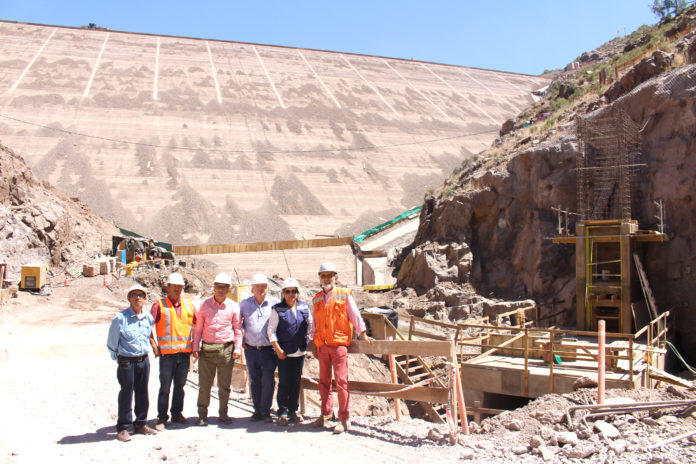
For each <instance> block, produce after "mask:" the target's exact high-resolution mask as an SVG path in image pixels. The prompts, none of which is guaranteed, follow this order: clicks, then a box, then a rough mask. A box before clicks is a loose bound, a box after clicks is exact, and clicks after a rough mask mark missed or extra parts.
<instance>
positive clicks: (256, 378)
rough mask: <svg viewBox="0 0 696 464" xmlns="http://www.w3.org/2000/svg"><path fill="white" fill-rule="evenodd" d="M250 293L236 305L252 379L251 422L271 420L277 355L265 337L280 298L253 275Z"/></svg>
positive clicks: (261, 279)
mask: <svg viewBox="0 0 696 464" xmlns="http://www.w3.org/2000/svg"><path fill="white" fill-rule="evenodd" d="M251 293H252V295H253V296H251V297H249V298H247V299H245V300H242V302H241V303H240V304H239V308H240V312H241V315H242V328H243V330H244V356H245V358H246V364H247V371H248V372H249V380H250V381H251V399H252V402H253V404H254V414H253V415H252V416H251V420H252V421H259V420H263V421H264V422H273V419H272V418H271V404H272V403H273V390H274V388H275V375H274V374H275V369H276V364H277V360H276V355H275V351H273V347H272V346H271V342H270V341H269V340H268V333H267V332H268V318H269V317H270V316H271V308H273V305H275V304H278V303H279V302H280V300H278V298H274V297H272V296H268V278H267V277H266V276H265V275H263V274H256V275H254V277H252V279H251Z"/></svg>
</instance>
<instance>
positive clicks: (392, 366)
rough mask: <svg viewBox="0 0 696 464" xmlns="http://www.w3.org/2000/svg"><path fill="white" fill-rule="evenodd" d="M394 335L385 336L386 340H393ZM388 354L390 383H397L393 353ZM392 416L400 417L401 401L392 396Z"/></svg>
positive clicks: (397, 418)
mask: <svg viewBox="0 0 696 464" xmlns="http://www.w3.org/2000/svg"><path fill="white" fill-rule="evenodd" d="M393 339H394V337H391V336H390V337H387V340H393ZM388 356H389V371H390V372H391V381H392V383H394V384H396V383H399V382H397V380H396V363H395V362H394V355H393V354H390V355H388ZM394 418H395V419H396V420H399V419H401V401H399V398H394Z"/></svg>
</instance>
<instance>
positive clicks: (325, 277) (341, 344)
mask: <svg viewBox="0 0 696 464" xmlns="http://www.w3.org/2000/svg"><path fill="white" fill-rule="evenodd" d="M337 281H338V272H337V271H336V266H335V265H334V264H333V263H331V262H329V261H326V262H324V263H322V264H321V266H319V284H320V285H321V288H322V290H321V291H320V292H319V293H317V294H316V295H315V296H314V298H313V299H312V304H313V305H314V314H313V317H314V325H313V327H312V338H313V339H314V347H315V350H316V351H317V358H318V359H319V394H320V396H321V415H320V416H319V418H318V419H317V420H316V421H314V425H315V426H317V427H323V426H324V423H325V422H326V421H327V420H329V419H330V418H331V416H332V414H333V395H332V393H331V370H332V369H333V376H334V378H335V380H336V392H337V393H338V420H339V421H340V423H339V424H338V425H336V427H335V428H334V433H342V432H344V431H347V430H349V428H350V410H349V403H350V393H349V391H348V346H350V343H351V341H352V339H353V328H355V331H356V333H357V334H358V337H359V338H362V339H363V340H365V341H366V342H368V343H371V341H372V339H371V338H370V337H368V336H367V333H366V332H365V330H366V328H365V322H363V320H362V317H360V312H358V305H357V304H356V303H355V299H354V298H353V295H352V292H351V291H350V290H349V289H347V288H340V287H336V282H337Z"/></svg>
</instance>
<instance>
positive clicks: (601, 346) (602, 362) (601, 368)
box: [597, 319, 606, 404]
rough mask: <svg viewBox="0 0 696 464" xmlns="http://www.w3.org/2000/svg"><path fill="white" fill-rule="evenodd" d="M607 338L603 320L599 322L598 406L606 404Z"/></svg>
mask: <svg viewBox="0 0 696 464" xmlns="http://www.w3.org/2000/svg"><path fill="white" fill-rule="evenodd" d="M605 336H606V322H605V321H604V320H603V319H600V320H599V321H597V338H598V343H597V349H598V350H599V353H597V354H598V356H597V404H604V370H605V369H606V365H605V356H606V351H605V348H604V338H605Z"/></svg>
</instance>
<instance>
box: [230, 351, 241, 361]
mask: <svg viewBox="0 0 696 464" xmlns="http://www.w3.org/2000/svg"><path fill="white" fill-rule="evenodd" d="M241 356H242V355H241V353H239V351H235V352H234V353H232V359H239V358H240V357H241Z"/></svg>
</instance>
